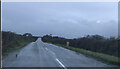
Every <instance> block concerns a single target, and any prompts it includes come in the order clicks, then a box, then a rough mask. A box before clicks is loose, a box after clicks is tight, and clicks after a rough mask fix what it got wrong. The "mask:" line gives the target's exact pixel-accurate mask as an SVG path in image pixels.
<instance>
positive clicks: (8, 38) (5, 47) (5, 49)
mask: <svg viewBox="0 0 120 69" xmlns="http://www.w3.org/2000/svg"><path fill="white" fill-rule="evenodd" d="M36 39H37V37H34V36H24V35H20V34H16V33H13V32H5V31H2V56H7V55H8V53H10V52H12V51H15V50H18V49H20V48H22V47H24V46H26V45H27V44H29V43H31V42H34V41H36Z"/></svg>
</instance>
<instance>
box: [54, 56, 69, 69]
mask: <svg viewBox="0 0 120 69" xmlns="http://www.w3.org/2000/svg"><path fill="white" fill-rule="evenodd" d="M56 61H57V62H58V63H59V64H60V65H61V66H62V67H63V68H64V69H67V68H66V67H65V66H64V65H63V64H62V63H61V62H60V61H59V60H58V59H57V58H56Z"/></svg>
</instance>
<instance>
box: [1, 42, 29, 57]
mask: <svg viewBox="0 0 120 69" xmlns="http://www.w3.org/2000/svg"><path fill="white" fill-rule="evenodd" d="M30 42H31V41H19V42H18V44H14V45H13V46H12V47H9V48H6V49H5V50H6V51H4V52H2V55H3V56H4V57H5V56H7V55H8V54H9V53H10V52H12V51H15V50H19V49H21V48H23V47H24V46H26V45H27V44H29V43H30Z"/></svg>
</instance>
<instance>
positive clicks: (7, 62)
mask: <svg viewBox="0 0 120 69" xmlns="http://www.w3.org/2000/svg"><path fill="white" fill-rule="evenodd" d="M16 54H18V57H17V58H16V56H15V55H16ZM2 66H3V67H64V68H66V67H111V65H108V64H105V63H103V62H101V61H98V60H96V59H93V58H90V57H86V56H85V55H83V54H80V53H76V52H74V51H71V50H68V49H65V48H62V47H59V46H56V45H53V44H49V43H44V42H42V41H41V39H40V38H39V39H38V40H37V41H36V42H32V43H30V44H29V45H27V46H25V47H24V48H22V49H21V50H19V51H15V52H12V53H10V54H9V55H8V56H7V57H6V58H5V59H4V60H3V61H2Z"/></svg>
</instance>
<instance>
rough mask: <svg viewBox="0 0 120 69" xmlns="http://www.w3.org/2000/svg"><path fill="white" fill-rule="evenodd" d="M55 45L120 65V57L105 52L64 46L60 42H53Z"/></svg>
mask: <svg viewBox="0 0 120 69" xmlns="http://www.w3.org/2000/svg"><path fill="white" fill-rule="evenodd" d="M49 43H50V42H49ZM55 45H57V46H61V47H64V48H67V49H70V50H72V51H76V52H79V53H82V54H85V55H88V56H91V57H94V58H96V59H99V60H102V61H104V62H107V63H110V64H114V65H118V66H120V61H119V60H120V58H118V57H115V56H111V55H107V54H103V53H97V52H92V51H89V50H85V49H80V48H74V47H71V46H65V45H61V44H55Z"/></svg>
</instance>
